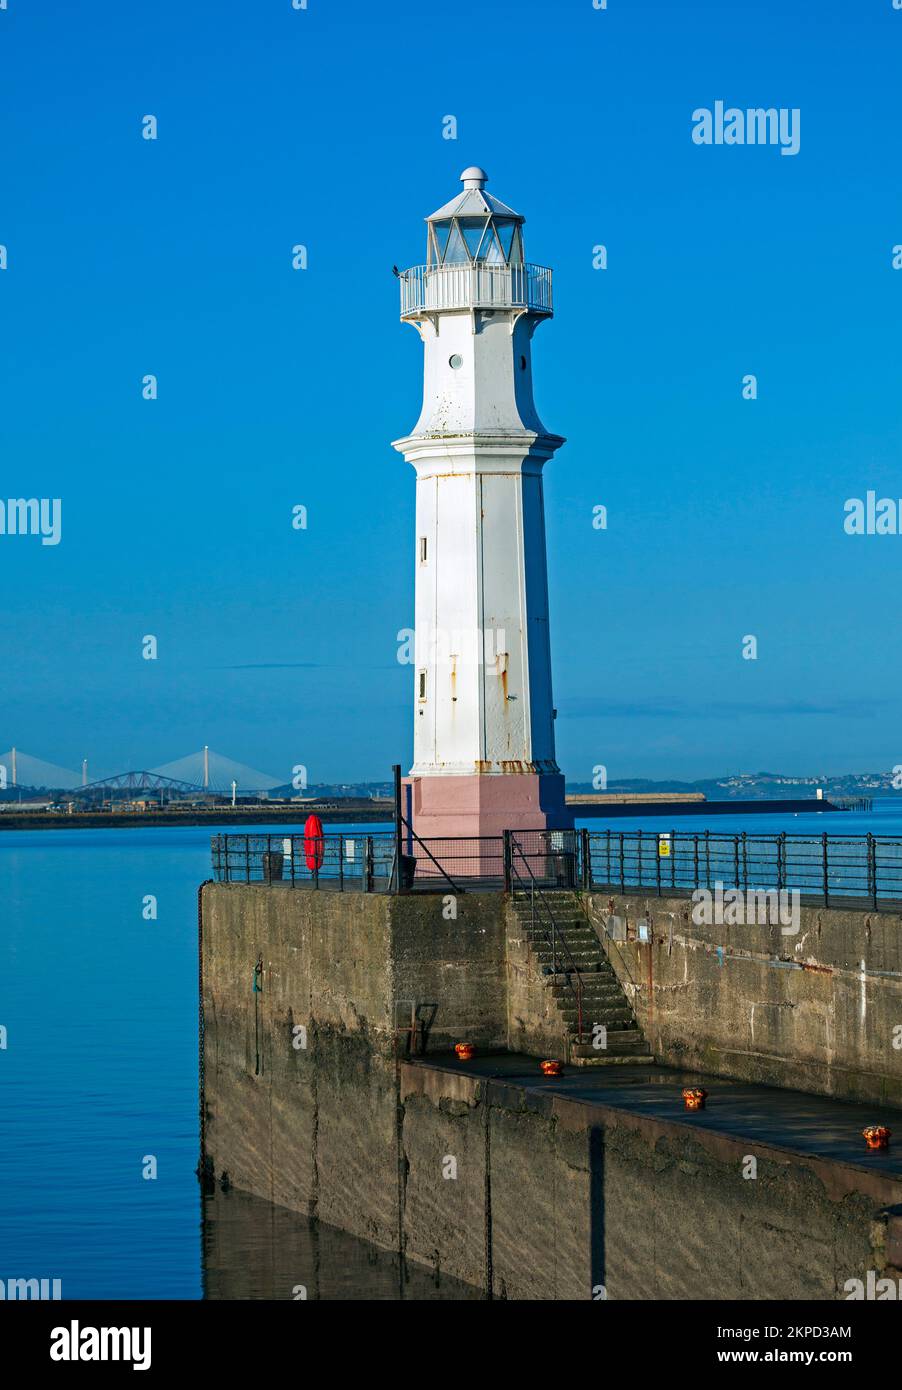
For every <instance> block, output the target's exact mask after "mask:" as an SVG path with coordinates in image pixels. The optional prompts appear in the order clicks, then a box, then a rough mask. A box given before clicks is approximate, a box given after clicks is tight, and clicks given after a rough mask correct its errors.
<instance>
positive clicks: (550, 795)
mask: <svg viewBox="0 0 902 1390" xmlns="http://www.w3.org/2000/svg"><path fill="white" fill-rule="evenodd" d="M461 181H462V183H463V192H462V193H460V194H458V195H457V197H455V198H453V199H452V200H451V202H450V203H447V204H446V205H445V206H444V207H441V208H439V210H438V212H434V213H432V215H431V216H430V217H428V218H427V219H426V223H427V244H426V264H425V265H421V266H414V267H413V268H412V269H410V270H406V271H404V272H403V273H402V275H401V319H402V320H403V321H404V322H405V323H411V324H413V325H414V327H415V328H416V329H417V331H418V332H419V335H420V337H421V339H422V341H423V345H424V349H425V372H424V389H423V409H422V411H421V413H420V418H419V420H418V421H417V423H416V425H415V427H414V429H413V431H412V432H411V433H410V434H409V435H407V436H406V438H404V439H398V440H396V441H395V442H394V447H395V448H396V449H398V450H399V452H401V453H402V454H403V455H404V457H405V458H406V459H407V461H408V462H409V463H411V464H413V466H414V468H415V469H416V474H417V491H416V557H415V564H416V656H415V684H414V764H413V767H412V768H411V770H410V776H409V778H408V779H407V787H408V790H407V802H408V809H409V812H410V813H412V819H413V824H414V828H415V830H416V831H417V833H418V834H419V835H421V836H423V837H439V836H464V835H498V834H500V832H501V831H502V830H508V829H510V830H518V829H519V830H542V829H546V828H563V827H566V826H569V825H571V824H572V818H571V817H569V816H568V813H567V810H566V807H565V802H564V779H563V777H562V776H561V773H560V771H559V769H558V766H557V763H556V761H555V756H554V718H555V710H554V707H553V702H552V695H551V651H550V642H549V630H548V576H547V567H546V559H545V518H544V501H543V493H542V469H543V467H544V465H545V463H546V462H547V460H548V459H550V458H551V456H552V454H553V453H554V452H555V450H556V449H557V448H558V447H559V446H560V445H561V444H563V442H564V440H563V439H562V437H561V436H560V435H557V434H549V433H548V431H547V430H546V429H545V426H544V425H543V424H542V422H541V420H540V419H539V417H538V414H537V413H536V407H535V404H534V402H533V397H532V366H531V349H532V336H533V334H534V332H535V330H536V328H537V327H538V325H539V324H540V323H542V321H543V320H544V319H547V318H550V317H551V312H552V309H551V271H550V270H548V269H546V268H545V267H543V266H536V265H530V264H528V263H527V262H526V260H525V259H524V253H523V221H524V219H523V218H522V217H521V216H520V214H519V213H516V212H514V211H513V209H512V208H509V207H507V206H506V205H505V204H504V203H502V202H499V200H498V199H497V198H494V197H492V195H491V194H489V193H486V191H485V184H486V182H487V175H486V174H485V173H484V172H483V170H482V169H477V168H470V169H465V170H464V172H463V174H462V175H461Z"/></svg>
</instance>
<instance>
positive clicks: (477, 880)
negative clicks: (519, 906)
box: [211, 830, 579, 893]
mask: <svg viewBox="0 0 902 1390" xmlns="http://www.w3.org/2000/svg"><path fill="white" fill-rule="evenodd" d="M517 838H518V843H519V855H520V859H521V863H526V864H528V865H529V868H530V872H531V874H532V876H533V878H534V879H535V881H536V882H537V883H538V884H540V885H541V886H542V887H544V888H573V887H575V886H576V885H577V884H578V882H579V841H578V834H577V832H576V831H575V830H543V831H521V832H519V833H518V837H517ZM317 844H318V845H319V846H321V851H322V853H321V863H320V865H319V867H311V866H310V864H309V863H308V859H307V845H306V841H305V837H304V836H303V835H279V834H267V835H262V834H261V835H237V834H235V835H232V834H228V835H214V836H213V837H212V839H211V847H212V855H213V876H214V878H215V879H216V880H217V882H220V883H267V884H287V885H288V886H290V887H294V888H330V889H337V890H339V891H342V892H364V893H395V892H406V893H409V892H426V893H436V892H448V891H449V889H450V890H451V891H455V892H463V891H470V892H474V891H476V890H479V889H487V890H493V889H503V888H510V886H511V840H510V837H509V836H505V835H491V836H482V837H477V836H472V837H466V838H465V837H461V838H447V839H420V838H418V837H417V836H414V835H411V834H410V833H409V830H404V831H403V833H402V852H401V863H400V873H398V872H396V853H395V844H396V841H395V836H394V834H392V833H389V832H384V833H379V832H376V833H375V834H370V835H354V834H348V833H347V832H345V833H344V834H341V835H338V834H324V835H323V836H322V839H321V840H318V841H317ZM313 862H314V865H315V859H314V860H313Z"/></svg>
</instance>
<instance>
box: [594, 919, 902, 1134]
mask: <svg viewBox="0 0 902 1390" xmlns="http://www.w3.org/2000/svg"><path fill="white" fill-rule="evenodd" d="M586 901H587V905H588V907H589V911H590V915H591V917H592V920H593V922H594V923H595V926H596V930H597V931H598V932H599V934H600V935H601V936H602V937H603V939H604V941H605V948H606V950H607V953H608V957H609V959H610V961H611V964H612V965H613V967H614V969H615V971H616V972H617V974H618V976H619V978H620V982H621V984H622V985H623V988H624V990H625V992H626V994H627V996H628V998H629V999H630V1002H631V1003H632V1005H633V1008H634V1009H635V1012H636V1017H637V1019H638V1022H639V1025H640V1027H641V1028H642V1030H643V1032H644V1034H645V1037H646V1039H647V1040H648V1042H649V1043H650V1045H651V1048H652V1051H653V1052H654V1054H655V1057H656V1058H657V1059H658V1060H659V1061H661V1062H664V1063H666V1064H668V1065H671V1066H682V1067H696V1068H698V1069H699V1070H704V1071H708V1072H714V1073H717V1074H719V1075H721V1076H731V1077H738V1078H742V1079H743V1080H748V1081H754V1082H758V1083H761V1084H764V1085H771V1086H781V1087H785V1088H789V1089H796V1090H801V1091H812V1092H814V1093H816V1094H822V1095H829V1096H836V1097H837V1098H841V1099H846V1100H862V1101H867V1100H870V1101H874V1102H878V1103H880V1104H884V1105H890V1106H895V1107H902V915H899V914H897V913H886V912H879V913H878V912H868V911H862V910H860V909H854V910H853V909H849V908H842V907H830V908H825V907H806V906H801V907H800V910H799V914H798V931H797V932H795V933H788V934H784V932H783V930H782V928H781V926H780V924H779V923H774V924H767V925H758V924H755V923H751V924H749V925H735V926H726V925H710V926H705V925H698V924H696V923H695V922H694V921H693V920H692V903H691V902H690V900H689V898H688V897H669V898H668V897H662V898H657V897H649V896H646V895H641V894H627V895H613V896H612V895H611V894H610V893H609V892H604V893H595V894H590V895H588V896H587V899H586ZM618 921H619V925H618V924H617V923H618ZM643 923H644V924H646V926H645V930H646V932H647V935H648V938H649V939H648V941H641V940H639V939H638V937H639V935H640V924H643ZM790 926H792V924H791V923H790ZM624 932H625V933H626V935H627V939H626V940H612V939H611V933H614V934H615V935H619V934H623V933H624Z"/></svg>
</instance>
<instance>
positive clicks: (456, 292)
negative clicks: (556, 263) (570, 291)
mask: <svg viewBox="0 0 902 1390" xmlns="http://www.w3.org/2000/svg"><path fill="white" fill-rule="evenodd" d="M400 280H401V317H402V318H406V317H408V316H409V315H412V314H419V313H430V312H435V313H439V312H441V311H442V310H445V309H510V308H514V309H519V308H524V309H531V310H532V311H533V312H534V313H539V314H550V313H551V312H552V305H551V271H550V269H549V268H548V267H547V266H544V265H529V264H525V265H487V264H486V263H485V262H484V261H476V262H472V263H469V264H464V265H415V266H411V267H410V269H409V270H404V271H402V272H401V276H400Z"/></svg>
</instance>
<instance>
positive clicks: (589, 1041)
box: [570, 1028, 648, 1056]
mask: <svg viewBox="0 0 902 1390" xmlns="http://www.w3.org/2000/svg"><path fill="white" fill-rule="evenodd" d="M612 1040H616V1043H617V1048H618V1050H619V1049H620V1048H622V1047H632V1046H641V1047H643V1048H644V1047H647V1045H648V1044H647V1043H646V1041H645V1039H644V1038H643V1036H642V1034H641V1033H640V1031H639V1029H638V1028H609V1029H608V1042H609V1043H610V1042H611V1041H612ZM570 1045H571V1047H572V1048H574V1049H575V1051H577V1052H578V1051H579V1050H580V1049H581V1048H582V1049H583V1050H584V1051H585V1053H586V1055H587V1056H588V1054H589V1053H590V1052H607V1051H609V1049H608V1048H606V1047H596V1046H595V1043H594V1041H593V1035H592V1034H591V1033H587V1032H586V1030H585V1029H583V1031H582V1032H581V1033H576V1032H573V1033H571V1034H570Z"/></svg>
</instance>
